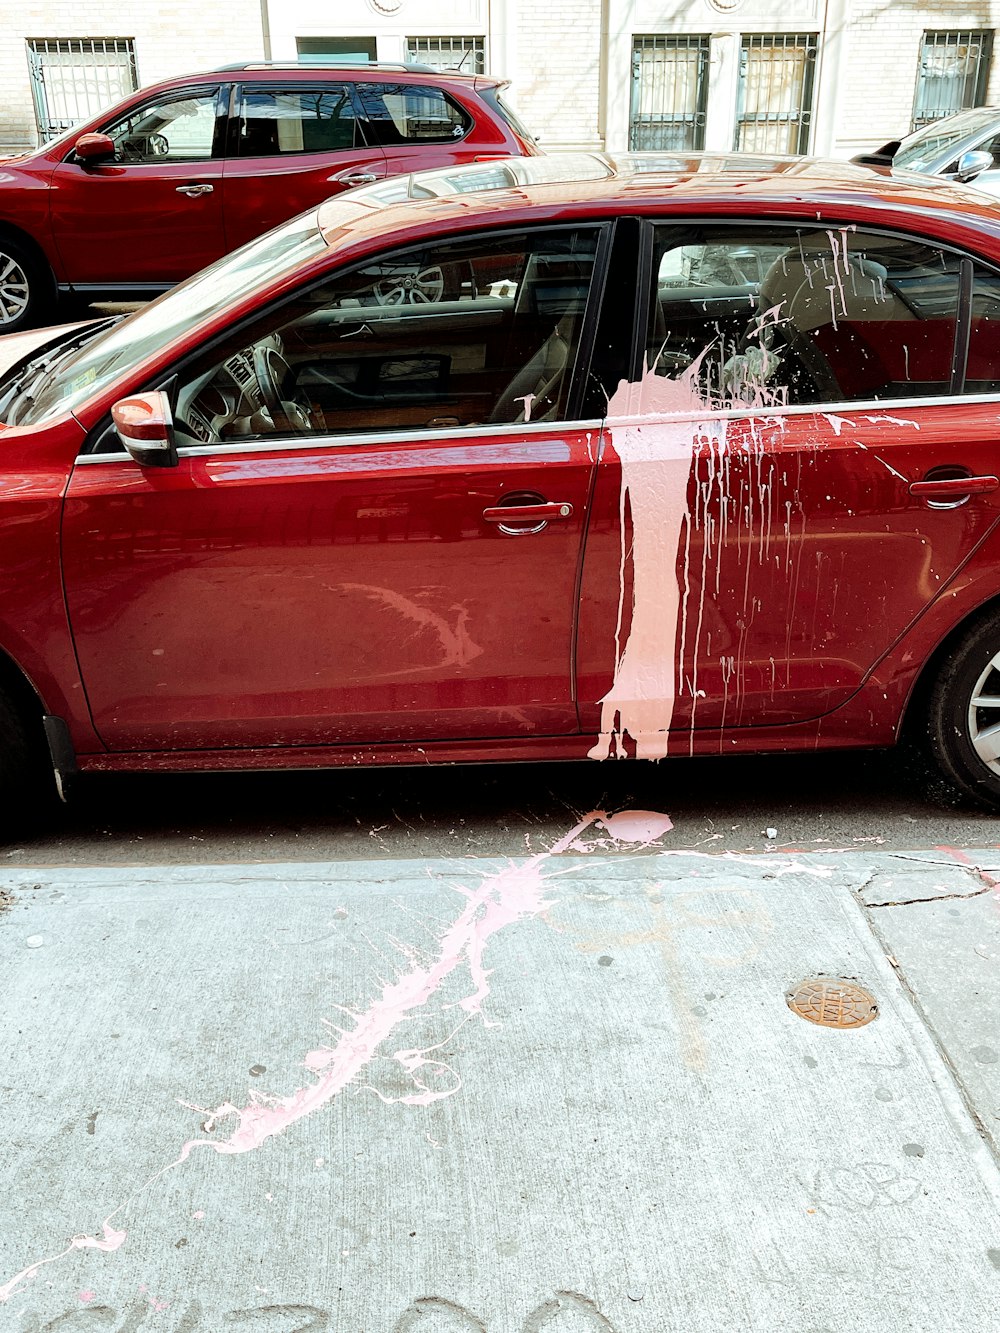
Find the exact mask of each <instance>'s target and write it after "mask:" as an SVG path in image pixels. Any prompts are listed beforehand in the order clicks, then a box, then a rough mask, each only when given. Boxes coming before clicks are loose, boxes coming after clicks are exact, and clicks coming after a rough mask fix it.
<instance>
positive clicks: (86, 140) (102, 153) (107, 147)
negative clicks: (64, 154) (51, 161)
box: [73, 134, 115, 167]
mask: <svg viewBox="0 0 1000 1333" xmlns="http://www.w3.org/2000/svg"><path fill="white" fill-rule="evenodd" d="M73 152H74V153H75V154H76V160H77V161H78V162H79V163H80V165H81V166H84V167H92V166H96V165H97V163H98V162H106V161H107V160H108V158H111V157H114V155H115V141H114V140H113V139H111V138H109V137H108V135H106V134H81V135H80V137H79V139H77V141H76V143H75V144H74V145H73Z"/></svg>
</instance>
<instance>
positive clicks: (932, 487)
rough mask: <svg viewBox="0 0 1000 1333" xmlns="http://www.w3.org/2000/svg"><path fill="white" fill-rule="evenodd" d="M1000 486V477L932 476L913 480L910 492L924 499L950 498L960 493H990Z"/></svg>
mask: <svg viewBox="0 0 1000 1333" xmlns="http://www.w3.org/2000/svg"><path fill="white" fill-rule="evenodd" d="M998 488H1000V477H931V478H930V479H929V480H925V481H911V482H910V494H911V495H916V496H918V497H919V498H920V499H922V500H937V499H941V500H949V499H954V498H955V497H957V496H960V495H988V494H989V493H990V492H991V491H995V490H997V489H998Z"/></svg>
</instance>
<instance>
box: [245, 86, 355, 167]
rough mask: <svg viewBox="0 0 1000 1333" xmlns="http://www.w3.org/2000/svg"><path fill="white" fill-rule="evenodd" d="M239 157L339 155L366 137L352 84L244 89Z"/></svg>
mask: <svg viewBox="0 0 1000 1333" xmlns="http://www.w3.org/2000/svg"><path fill="white" fill-rule="evenodd" d="M237 143H238V153H239V156H240V157H277V156H280V155H281V154H284V153H336V152H339V151H341V150H342V149H350V148H360V147H362V146H363V145H364V138H363V137H362V134H361V128H360V126H359V124H358V120H357V117H356V116H355V114H354V103H353V100H352V98H351V90H350V86H349V85H348V84H325V85H324V86H323V87H320V88H296V89H285V88H273V87H272V88H266V89H265V88H244V90H243V94H242V97H241V98H240V114H239V120H238V126H237Z"/></svg>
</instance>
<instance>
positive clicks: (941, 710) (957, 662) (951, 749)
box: [927, 614, 1000, 809]
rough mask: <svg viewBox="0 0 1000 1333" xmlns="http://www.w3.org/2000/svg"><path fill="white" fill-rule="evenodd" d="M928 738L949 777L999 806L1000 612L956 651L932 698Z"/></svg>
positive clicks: (970, 793)
mask: <svg viewBox="0 0 1000 1333" xmlns="http://www.w3.org/2000/svg"><path fill="white" fill-rule="evenodd" d="M927 740H928V745H929V748H930V752H931V755H932V757H933V759H934V760H935V762H936V764H937V766H938V767H939V768H940V769H941V771H942V772H943V773H944V775H945V777H946V778H948V779H949V781H950V782H952V783H953V784H954V785H955V786H956V787H958V788H959V789H960V790H961V791H962V792H964V793H965V794H966V795H968V796H971V797H973V798H974V799H975V800H976V801H979V802H980V803H981V804H982V805H986V806H989V807H991V808H992V809H998V808H1000V614H994V615H992V616H990V617H988V618H987V619H985V620H983V621H981V622H980V623H979V624H978V625H976V626H974V627H973V628H972V629H970V631H969V632H968V633H967V634H966V636H965V637H964V638H963V639H961V640H960V641H959V642H958V644H957V645H956V646H955V648H954V649H953V650H952V652H951V654H950V656H949V658H948V660H947V662H946V663H945V665H944V667H943V668H942V670H941V672H940V674H939V675H938V678H937V680H936V681H935V682H934V686H933V689H932V690H931V694H930V698H929V700H928V715H927Z"/></svg>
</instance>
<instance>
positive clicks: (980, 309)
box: [965, 264, 1000, 393]
mask: <svg viewBox="0 0 1000 1333" xmlns="http://www.w3.org/2000/svg"><path fill="white" fill-rule="evenodd" d="M965 392H966V393H1000V273H994V272H993V270H992V269H988V268H986V267H985V266H984V265H982V264H976V265H975V266H974V268H973V276H972V319H971V322H970V325H969V355H968V361H967V363H966V371H965Z"/></svg>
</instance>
